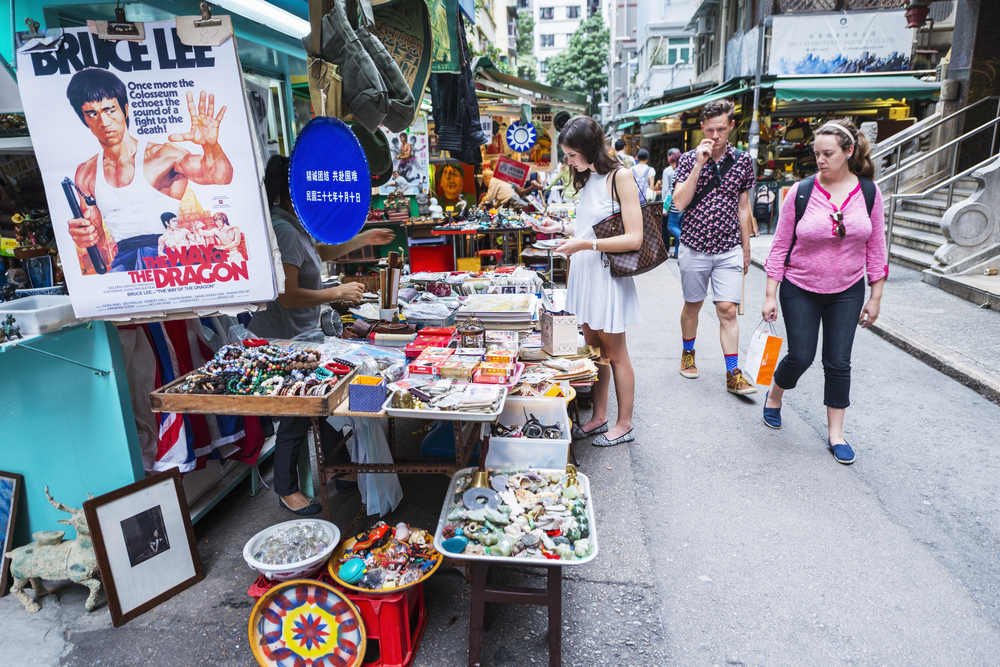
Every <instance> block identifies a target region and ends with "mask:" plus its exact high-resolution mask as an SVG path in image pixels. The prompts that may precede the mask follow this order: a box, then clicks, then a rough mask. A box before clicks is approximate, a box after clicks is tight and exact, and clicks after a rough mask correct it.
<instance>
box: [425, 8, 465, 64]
mask: <svg viewBox="0 0 1000 667" xmlns="http://www.w3.org/2000/svg"><path fill="white" fill-rule="evenodd" d="M427 7H428V9H430V12H431V32H433V34H434V49H433V51H432V53H431V71H432V72H443V73H448V74H458V73H459V72H461V71H462V50H461V47H460V46H459V41H458V0H427Z"/></svg>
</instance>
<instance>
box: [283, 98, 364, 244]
mask: <svg viewBox="0 0 1000 667" xmlns="http://www.w3.org/2000/svg"><path fill="white" fill-rule="evenodd" d="M288 185H289V188H290V189H291V193H292V204H293V205H294V206H295V212H296V214H297V215H298V216H299V220H300V221H301V222H302V225H303V226H304V227H305V228H306V230H307V231H308V232H309V233H310V234H311V235H312V236H313V238H315V239H317V240H318V241H322V242H323V243H330V244H335V243H344V242H346V241H350V240H351V239H352V238H354V236H356V235H357V234H358V232H360V231H361V228H362V227H363V226H364V224H365V220H366V219H367V218H368V209H369V207H370V206H371V196H372V195H371V172H370V171H369V168H368V159H367V158H366V157H365V154H364V151H363V150H362V148H361V144H360V143H359V142H358V140H357V138H356V137H355V136H354V133H353V132H351V129H350V128H349V127H348V126H347V125H345V124H344V123H343V122H341V121H340V120H337V119H336V118H329V117H320V118H314V119H313V120H311V121H309V124H308V125H306V127H305V129H303V130H302V132H301V134H299V137H298V139H297V140H296V142H295V148H294V150H293V151H292V158H291V164H290V165H289V168H288Z"/></svg>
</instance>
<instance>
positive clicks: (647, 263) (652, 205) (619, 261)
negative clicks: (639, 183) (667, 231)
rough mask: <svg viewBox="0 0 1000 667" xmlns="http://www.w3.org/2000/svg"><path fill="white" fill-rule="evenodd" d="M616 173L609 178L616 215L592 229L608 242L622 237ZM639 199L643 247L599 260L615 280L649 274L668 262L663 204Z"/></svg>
mask: <svg viewBox="0 0 1000 667" xmlns="http://www.w3.org/2000/svg"><path fill="white" fill-rule="evenodd" d="M617 174H618V170H617V169H616V170H615V171H614V173H613V174H612V176H611V201H612V202H614V201H617V202H618V211H617V212H616V213H612V214H611V215H609V216H608V217H606V218H604V220H601V221H600V222H598V223H597V224H596V225H594V234H595V235H596V236H597V238H599V239H609V238H611V237H613V236H621V235H622V234H624V233H625V223H624V222H623V221H622V212H621V199H620V198H619V197H618V179H617ZM639 196H640V197H642V204H641V205H640V208H641V209H642V246H641V247H640V248H639V249H638V250H632V251H629V252H604V253H601V257H602V259H603V261H604V266H606V267H610V269H611V275H612V277H614V278H625V277H627V276H637V275H639V274H642V273H646V272H647V271H652V270H653V269H655V268H656V267H658V266H659V265H660V264H663V262H665V261H667V248H666V246H665V245H663V202H661V201H658V202H648V201H646V197H645V196H644V195H643V194H642V193H641V192H640V193H639Z"/></svg>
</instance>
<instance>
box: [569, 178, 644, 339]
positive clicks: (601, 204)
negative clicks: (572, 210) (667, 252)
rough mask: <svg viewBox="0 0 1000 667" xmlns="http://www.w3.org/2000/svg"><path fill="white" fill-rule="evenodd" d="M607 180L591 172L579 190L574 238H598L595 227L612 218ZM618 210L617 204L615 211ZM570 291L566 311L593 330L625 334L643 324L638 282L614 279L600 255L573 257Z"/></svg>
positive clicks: (583, 252)
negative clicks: (609, 217) (637, 290)
mask: <svg viewBox="0 0 1000 667" xmlns="http://www.w3.org/2000/svg"><path fill="white" fill-rule="evenodd" d="M612 173H614V172H612ZM608 176H610V174H607V175H605V176H601V175H600V174H598V173H596V172H591V174H590V178H589V179H587V184H586V185H585V186H583V189H582V190H580V203H579V205H578V206H577V207H576V230H575V231H574V233H573V236H574V238H578V239H584V240H587V241H590V240H592V239H594V238H597V237H596V236H595V235H594V225H595V224H597V223H598V222H600V221H601V220H603V219H604V218H606V217H608V216H609V215H611V213H612V210H613V209H612V203H611V196H610V195H609V194H608ZM617 208H618V205H617V203H616V204H615V205H614V209H617ZM567 288H568V291H567V294H566V310H568V311H569V312H571V313H574V314H575V315H576V318H577V321H579V322H581V323H584V324H586V325H587V326H589V327H590V328H591V329H595V330H601V331H606V332H607V333H622V332H624V331H625V327H626V326H627V325H629V324H638V323H639V322H642V314H641V313H640V312H639V296H638V295H637V294H636V291H635V282H634V281H633V280H632V278H630V277H629V278H612V277H611V268H610V267H605V266H604V262H603V261H602V260H601V253H600V252H595V251H593V250H581V251H579V252H577V253H574V254H573V256H572V257H571V262H570V271H569V280H568V283H567Z"/></svg>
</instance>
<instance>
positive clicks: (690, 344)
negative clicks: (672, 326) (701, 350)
mask: <svg viewBox="0 0 1000 667" xmlns="http://www.w3.org/2000/svg"><path fill="white" fill-rule="evenodd" d="M681 340H682V341H684V349H685V350H686V351H687V352H691V351H693V350H694V338H692V339H690V340H688V339H687V338H681Z"/></svg>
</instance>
